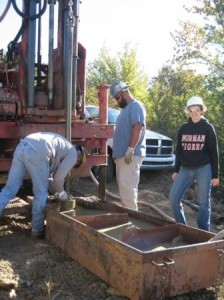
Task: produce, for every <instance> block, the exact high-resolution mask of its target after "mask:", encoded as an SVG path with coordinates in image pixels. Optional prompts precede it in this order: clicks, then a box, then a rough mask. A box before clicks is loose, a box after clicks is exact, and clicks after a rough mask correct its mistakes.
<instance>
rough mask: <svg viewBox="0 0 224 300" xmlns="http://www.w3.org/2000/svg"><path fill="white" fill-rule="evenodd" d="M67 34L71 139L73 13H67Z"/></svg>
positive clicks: (67, 117) (68, 117) (68, 129)
mask: <svg viewBox="0 0 224 300" xmlns="http://www.w3.org/2000/svg"><path fill="white" fill-rule="evenodd" d="M67 27H68V35H67V45H68V47H67V54H66V70H67V83H66V88H65V90H66V95H67V98H66V138H67V139H68V140H69V141H71V115H72V72H73V63H72V62H73V36H74V19H73V14H72V13H71V12H69V14H68V22H67Z"/></svg>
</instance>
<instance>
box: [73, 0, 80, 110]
mask: <svg viewBox="0 0 224 300" xmlns="http://www.w3.org/2000/svg"><path fill="white" fill-rule="evenodd" d="M73 15H74V44H73V46H74V48H73V49H74V50H73V51H74V53H73V73H72V81H73V95H72V99H73V108H74V111H75V109H76V103H77V64H78V23H79V0H75V1H74V2H73Z"/></svg>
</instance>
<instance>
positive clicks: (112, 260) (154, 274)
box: [47, 201, 224, 300]
mask: <svg viewBox="0 0 224 300" xmlns="http://www.w3.org/2000/svg"><path fill="white" fill-rule="evenodd" d="M213 236H214V234H213V233H211V232H206V231H203V230H199V229H197V228H193V227H190V226H185V225H181V224H174V223H171V222H170V223H169V222H167V221H164V220H162V219H159V218H155V217H154V216H150V215H148V214H144V213H140V212H136V211H132V210H129V209H126V208H123V207H121V206H117V205H115V204H108V203H91V204H90V203H88V201H87V202H86V203H85V201H78V203H77V205H76V209H75V210H71V211H67V212H60V211H58V210H57V209H55V208H54V207H53V206H48V209H47V239H48V240H49V241H51V242H52V243H54V244H55V245H57V246H58V247H60V248H61V249H62V250H63V251H65V252H66V253H67V254H68V255H69V256H70V257H72V258H73V259H74V260H76V261H77V262H79V263H80V264H81V265H83V266H84V267H85V268H86V269H88V270H89V271H91V272H92V273H94V274H96V275H97V276H98V277H100V278H101V279H102V280H104V281H105V282H107V283H108V284H109V285H111V286H112V287H114V288H116V289H118V290H119V291H120V292H121V293H122V294H123V295H124V296H126V297H128V298H130V299H133V300H145V299H147V300H148V299H153V300H155V299H162V298H163V297H170V296H175V295H179V294H183V293H187V292H190V291H196V290H198V289H201V288H206V287H208V286H211V285H216V284H219V283H221V282H222V281H223V278H224V271H223V270H224V241H215V242H208V240H209V239H210V238H212V237H213Z"/></svg>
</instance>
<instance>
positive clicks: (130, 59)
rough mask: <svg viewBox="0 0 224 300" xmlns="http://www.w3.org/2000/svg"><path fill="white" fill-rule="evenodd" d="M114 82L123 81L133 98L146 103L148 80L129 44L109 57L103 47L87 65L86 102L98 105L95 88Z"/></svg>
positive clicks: (107, 51) (134, 51) (134, 50)
mask: <svg viewBox="0 0 224 300" xmlns="http://www.w3.org/2000/svg"><path fill="white" fill-rule="evenodd" d="M115 81H123V82H125V83H127V84H128V85H130V89H131V92H132V93H133V95H134V97H135V98H137V99H139V100H141V101H142V102H143V103H147V98H148V92H147V87H148V81H149V79H148V77H147V75H146V74H145V73H144V71H143V68H142V67H141V66H140V64H139V63H138V61H137V53H136V49H131V48H130V45H129V43H126V44H125V45H124V47H123V50H122V51H120V52H118V53H116V54H115V55H111V54H110V53H109V50H108V49H107V48H106V47H103V48H102V49H101V51H100V53H99V55H98V57H97V58H96V59H95V60H94V61H93V62H90V63H89V64H88V68H87V94H86V102H87V103H92V104H93V103H98V99H97V89H96V87H97V86H99V85H100V84H102V83H106V84H111V83H112V82H115ZM111 103H113V102H111Z"/></svg>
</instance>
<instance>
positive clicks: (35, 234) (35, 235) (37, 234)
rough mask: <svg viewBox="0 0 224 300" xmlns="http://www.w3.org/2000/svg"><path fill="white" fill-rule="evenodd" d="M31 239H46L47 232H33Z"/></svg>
mask: <svg viewBox="0 0 224 300" xmlns="http://www.w3.org/2000/svg"><path fill="white" fill-rule="evenodd" d="M31 238H32V239H44V238H45V230H43V231H41V232H37V231H31Z"/></svg>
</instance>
